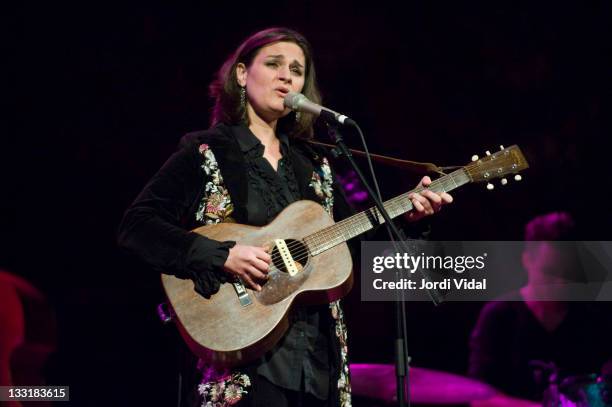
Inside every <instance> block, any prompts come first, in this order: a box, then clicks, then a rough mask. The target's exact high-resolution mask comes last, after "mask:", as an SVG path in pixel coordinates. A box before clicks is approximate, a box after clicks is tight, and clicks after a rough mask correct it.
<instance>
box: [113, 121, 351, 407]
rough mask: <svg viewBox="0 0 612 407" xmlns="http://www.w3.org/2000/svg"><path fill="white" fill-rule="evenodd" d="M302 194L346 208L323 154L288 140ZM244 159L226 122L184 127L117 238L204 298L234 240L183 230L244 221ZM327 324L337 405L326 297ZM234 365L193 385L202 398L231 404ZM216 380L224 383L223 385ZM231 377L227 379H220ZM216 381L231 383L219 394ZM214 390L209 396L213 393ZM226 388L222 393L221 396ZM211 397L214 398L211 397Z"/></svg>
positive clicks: (236, 389) (344, 373) (340, 331)
mask: <svg viewBox="0 0 612 407" xmlns="http://www.w3.org/2000/svg"><path fill="white" fill-rule="evenodd" d="M289 154H291V160H292V163H293V168H294V171H295V175H296V179H297V181H298V184H299V188H300V192H301V195H302V197H303V199H309V200H312V201H315V202H318V203H320V204H321V205H322V206H323V207H324V208H325V209H326V210H327V211H328V212H329V213H330V214H332V216H333V217H334V219H335V220H336V221H338V220H341V219H343V218H345V217H347V216H349V215H350V214H351V213H352V211H351V208H350V207H349V205H348V203H347V201H346V199H345V197H344V195H343V193H342V190H341V187H340V186H339V185H337V183H336V180H335V177H333V174H332V171H331V168H330V166H329V163H328V162H327V159H326V158H325V156H324V155H323V152H322V151H321V150H318V149H316V148H314V147H313V146H312V145H310V144H308V143H305V142H302V141H298V140H292V148H291V150H290V152H289ZM246 173H247V168H246V163H245V160H244V157H243V155H242V152H241V151H240V148H239V146H238V143H237V141H236V140H235V138H234V137H233V135H232V128H231V127H229V126H226V125H218V126H216V127H214V128H211V129H209V130H206V131H200V132H194V133H190V134H187V135H186V136H185V137H183V139H182V140H181V145H180V148H179V150H178V151H177V152H175V153H174V154H173V155H172V156H171V157H170V158H169V159H168V161H167V162H166V163H165V164H164V166H163V167H162V168H161V169H160V170H159V172H158V173H157V174H156V175H155V176H154V177H153V178H152V179H151V181H150V182H149V183H148V184H147V186H146V187H145V188H144V190H143V191H142V192H141V193H140V195H139V196H138V197H137V198H136V200H135V202H134V203H133V204H132V206H131V207H130V208H129V209H128V210H127V212H126V214H125V217H124V219H123V222H122V224H121V227H120V230H119V244H120V246H122V247H124V248H126V249H128V250H129V251H131V252H133V253H134V254H135V255H136V256H137V257H139V258H141V259H142V260H143V261H145V262H146V263H148V264H149V265H150V266H151V267H152V268H153V269H154V270H156V271H159V272H162V273H170V274H174V275H176V276H177V277H179V278H190V279H192V280H193V281H194V289H195V290H196V291H198V292H199V293H200V294H201V295H202V296H204V297H206V298H209V297H210V296H211V295H214V293H215V292H217V291H218V289H219V287H220V284H222V283H224V282H226V277H225V273H224V272H223V271H222V266H223V264H224V263H225V260H226V259H227V255H228V251H229V248H231V247H232V246H233V244H234V242H217V241H214V240H210V239H207V238H206V237H203V236H200V235H198V234H195V233H192V232H190V230H192V229H194V228H196V227H198V226H201V225H203V224H211V223H217V222H228V221H229V222H237V223H247V222H246V219H247V213H246V207H247V195H248V194H247V192H248V185H247V177H246V176H245V174H246ZM330 312H331V315H332V317H333V320H334V321H335V326H333V327H331V329H332V331H333V334H334V335H333V337H334V338H335V339H336V340H337V346H336V347H335V349H336V352H334V353H335V355H334V360H333V361H332V368H333V369H334V371H336V372H337V374H336V375H335V377H336V378H335V379H334V381H335V383H334V384H335V385H334V386H331V387H330V388H331V394H330V396H331V397H332V398H333V399H335V400H338V405H339V406H342V407H347V406H350V405H351V399H350V381H349V372H348V364H347V347H346V326H345V324H344V320H343V314H342V309H341V307H340V304H339V302H334V303H332V304H330ZM235 377H242V376H236V373H234V374H231V375H229V376H227V377H226V378H224V379H223V380H220V381H218V382H217V383H216V384H215V383H203V384H202V385H201V386H199V391H200V393H201V394H202V395H203V396H204V399H205V401H204V403H203V404H202V405H204V406H206V405H208V402H211V404H210V405H211V406H212V405H219V406H223V405H233V404H235V403H237V402H238V401H239V400H240V398H241V392H242V391H248V389H247V387H248V386H243V387H241V386H240V383H243V384H244V383H248V380H246V379H240V380H234V379H233V378H235ZM222 384H223V386H222ZM229 385H231V386H230V387H227V386H229ZM221 387H223V388H224V389H225V388H229V389H231V392H230V393H231V394H228V395H225V394H224V393H223V392H222V391H220V390H221ZM213 395H214V396H215V397H213ZM226 396H227V397H226ZM215 403H217V404H215Z"/></svg>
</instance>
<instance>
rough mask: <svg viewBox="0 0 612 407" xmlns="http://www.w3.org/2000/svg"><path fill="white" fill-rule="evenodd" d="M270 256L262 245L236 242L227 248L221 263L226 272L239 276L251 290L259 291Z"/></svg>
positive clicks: (266, 273) (264, 279) (265, 278)
mask: <svg viewBox="0 0 612 407" xmlns="http://www.w3.org/2000/svg"><path fill="white" fill-rule="evenodd" d="M271 261H272V258H271V257H270V255H269V254H268V253H267V252H266V249H265V248H263V247H257V246H246V245H241V244H236V245H234V247H232V248H231V249H230V250H229V255H228V256H227V260H226V261H225V264H224V265H223V267H224V269H225V271H226V272H228V273H230V274H232V275H234V276H236V277H239V278H240V279H241V280H242V282H243V283H244V284H245V285H246V286H247V287H249V288H252V289H253V290H257V291H261V285H260V284H261V283H263V282H264V281H266V280H267V279H268V270H269V267H270V262H271Z"/></svg>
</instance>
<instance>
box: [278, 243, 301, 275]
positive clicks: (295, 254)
mask: <svg viewBox="0 0 612 407" xmlns="http://www.w3.org/2000/svg"><path fill="white" fill-rule="evenodd" d="M285 243H286V244H287V248H288V249H289V253H291V257H292V258H293V261H294V262H295V263H297V264H296V266H297V268H298V270H299V271H301V270H302V268H303V267H304V266H306V263H307V262H308V256H309V253H308V248H307V247H306V245H305V244H304V243H303V242H300V241H299V240H294V239H285ZM272 263H273V264H274V267H276V268H277V269H278V270H279V271H282V272H283V273H287V272H288V271H287V267H286V266H285V262H284V261H283V257H282V256H281V254H280V252H279V250H278V247H276V246H274V249H273V250H272Z"/></svg>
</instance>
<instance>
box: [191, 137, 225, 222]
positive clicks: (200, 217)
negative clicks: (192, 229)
mask: <svg viewBox="0 0 612 407" xmlns="http://www.w3.org/2000/svg"><path fill="white" fill-rule="evenodd" d="M199 151H200V154H202V155H203V156H204V163H203V164H202V169H203V170H204V172H205V173H206V175H207V176H208V177H209V181H208V182H207V183H206V186H205V188H204V197H203V198H202V202H200V206H199V207H198V210H197V212H196V220H197V221H198V222H202V223H205V224H207V225H211V224H214V223H219V222H223V221H224V220H226V219H227V218H229V216H230V215H231V214H232V212H233V211H234V205H233V203H232V200H231V199H230V196H229V192H228V190H227V188H226V187H225V185H224V184H223V176H222V175H221V171H220V170H219V164H218V163H217V160H216V159H215V155H214V154H213V152H212V150H211V149H210V146H209V145H208V144H201V145H200V148H199Z"/></svg>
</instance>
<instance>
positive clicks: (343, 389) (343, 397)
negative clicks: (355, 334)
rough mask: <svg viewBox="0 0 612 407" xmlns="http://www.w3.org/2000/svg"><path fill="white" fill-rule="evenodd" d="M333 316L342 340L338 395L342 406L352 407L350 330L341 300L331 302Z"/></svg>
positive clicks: (340, 340) (338, 335)
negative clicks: (348, 341) (348, 343)
mask: <svg viewBox="0 0 612 407" xmlns="http://www.w3.org/2000/svg"><path fill="white" fill-rule="evenodd" d="M329 309H330V311H331V315H332V318H334V321H336V336H337V337H338V341H339V342H340V376H339V378H338V395H339V398H340V400H339V401H340V407H351V406H352V400H351V377H350V372H349V365H348V346H347V338H348V330H347V329H346V324H345V323H344V312H343V311H342V307H341V306H340V300H337V301H334V302H332V303H331V304H329Z"/></svg>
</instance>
